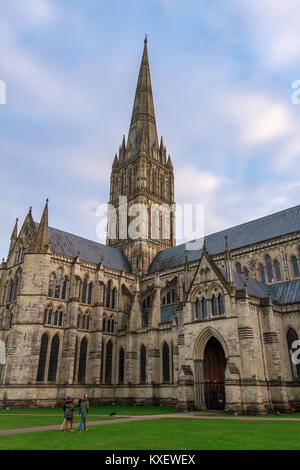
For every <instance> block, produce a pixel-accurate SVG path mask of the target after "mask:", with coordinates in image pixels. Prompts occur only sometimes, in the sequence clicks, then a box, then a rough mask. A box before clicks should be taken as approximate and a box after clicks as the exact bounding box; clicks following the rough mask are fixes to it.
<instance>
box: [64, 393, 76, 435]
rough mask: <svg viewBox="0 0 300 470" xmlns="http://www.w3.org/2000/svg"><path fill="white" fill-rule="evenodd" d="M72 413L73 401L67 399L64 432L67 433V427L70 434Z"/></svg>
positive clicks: (71, 430)
mask: <svg viewBox="0 0 300 470" xmlns="http://www.w3.org/2000/svg"><path fill="white" fill-rule="evenodd" d="M73 413H74V405H73V399H72V398H70V397H69V400H67V401H66V403H65V431H64V432H67V430H68V427H69V430H70V432H74V431H73Z"/></svg>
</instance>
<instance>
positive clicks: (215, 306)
mask: <svg viewBox="0 0 300 470" xmlns="http://www.w3.org/2000/svg"><path fill="white" fill-rule="evenodd" d="M211 311H212V314H213V316H216V315H219V306H218V301H217V299H216V297H215V296H214V295H213V296H212V299H211Z"/></svg>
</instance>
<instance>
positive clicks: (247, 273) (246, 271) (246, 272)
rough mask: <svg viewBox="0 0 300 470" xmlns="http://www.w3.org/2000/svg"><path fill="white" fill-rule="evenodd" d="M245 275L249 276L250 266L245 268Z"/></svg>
mask: <svg viewBox="0 0 300 470" xmlns="http://www.w3.org/2000/svg"><path fill="white" fill-rule="evenodd" d="M244 275H245V276H246V277H249V270H248V268H244Z"/></svg>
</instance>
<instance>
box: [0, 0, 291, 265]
mask: <svg viewBox="0 0 300 470" xmlns="http://www.w3.org/2000/svg"><path fill="white" fill-rule="evenodd" d="M0 10H1V11H0V13H1V14H0V35H1V41H0V57H1V61H0V80H4V81H5V83H6V87H7V104H6V105H1V106H0V122H1V126H0V159H1V173H0V185H1V186H0V187H1V190H0V191H1V193H0V196H1V198H0V214H1V225H0V255H1V256H6V254H7V250H8V244H9V237H10V234H11V231H12V228H13V225H14V220H15V218H16V217H19V220H20V222H21V223H22V222H23V220H24V217H25V215H26V213H27V211H28V208H29V206H30V205H32V206H33V215H34V218H35V220H39V218H40V216H41V212H42V209H43V206H44V202H45V199H46V198H47V197H48V198H49V199H50V204H49V209H50V213H49V219H50V220H49V221H50V225H52V226H54V227H57V228H61V229H63V230H67V231H70V232H73V233H76V234H78V235H81V236H85V237H88V238H91V239H97V237H96V225H97V222H98V219H97V217H96V215H95V214H96V207H97V205H98V204H99V203H103V202H107V200H108V194H109V176H110V168H111V164H112V161H113V157H114V154H115V152H116V151H117V150H118V146H119V144H120V143H121V139H122V135H123V134H125V135H126V136H127V134H128V127H129V123H130V117H131V111H132V105H133V99H134V93H135V87H136V82H137V76H138V70H139V65H140V60H141V54H142V48H143V39H144V34H145V33H146V32H147V33H148V35H149V59H150V67H151V78H152V87H153V93H154V103H155V111H156V118H157V125H158V132H159V135H163V137H164V142H165V144H166V146H167V151H168V152H169V153H170V154H171V156H172V159H173V163H174V170H175V190H176V200H177V202H185V203H187V202H197V203H203V204H205V232H206V233H211V232H213V231H217V230H221V229H224V228H226V227H229V226H232V225H235V224H238V223H241V222H245V221H247V220H251V219H254V218H257V217H260V216H263V215H267V214H270V213H272V212H276V211H278V210H281V209H284V208H287V207H289V206H293V205H296V204H298V203H299V189H300V171H299V170H300V158H299V155H300V133H299V129H300V106H295V105H293V104H292V101H291V95H292V89H291V84H292V82H293V81H294V80H297V79H300V65H299V64H300V34H299V24H300V8H299V5H298V2H297V0H276V2H273V1H271V0H243V1H240V0H224V1H222V2H220V1H213V0H201V1H200V0H110V1H109V2H106V1H102V0H85V1H84V2H83V1H82V0H30V1H28V0H1V4H0Z"/></svg>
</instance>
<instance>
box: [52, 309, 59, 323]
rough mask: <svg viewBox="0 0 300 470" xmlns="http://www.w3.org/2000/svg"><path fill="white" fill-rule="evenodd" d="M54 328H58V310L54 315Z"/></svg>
mask: <svg viewBox="0 0 300 470" xmlns="http://www.w3.org/2000/svg"><path fill="white" fill-rule="evenodd" d="M53 324H54V326H57V324H58V310H56V311H55V313H54V323H53Z"/></svg>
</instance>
